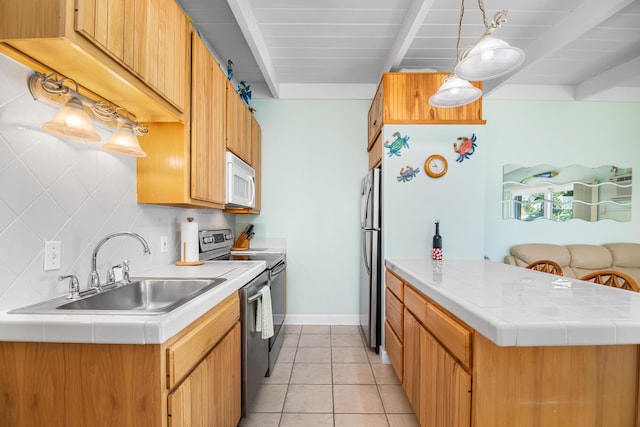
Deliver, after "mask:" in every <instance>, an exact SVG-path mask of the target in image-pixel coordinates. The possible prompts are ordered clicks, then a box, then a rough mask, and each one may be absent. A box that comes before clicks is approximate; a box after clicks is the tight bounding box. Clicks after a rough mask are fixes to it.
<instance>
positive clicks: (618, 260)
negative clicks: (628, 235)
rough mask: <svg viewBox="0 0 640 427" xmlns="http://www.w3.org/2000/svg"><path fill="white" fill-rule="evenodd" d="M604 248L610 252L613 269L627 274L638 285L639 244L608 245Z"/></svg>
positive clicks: (639, 269) (639, 271) (639, 280)
mask: <svg viewBox="0 0 640 427" xmlns="http://www.w3.org/2000/svg"><path fill="white" fill-rule="evenodd" d="M604 246H605V247H606V248H607V249H609V251H610V252H611V256H612V258H613V261H612V265H613V269H614V270H618V271H622V272H623V273H625V274H628V275H629V276H631V277H632V278H633V279H635V281H636V282H638V283H640V244H639V243H609V244H607V245H604Z"/></svg>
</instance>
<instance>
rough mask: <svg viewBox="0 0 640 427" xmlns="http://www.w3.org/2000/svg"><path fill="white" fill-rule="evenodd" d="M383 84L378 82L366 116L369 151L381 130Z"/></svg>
mask: <svg viewBox="0 0 640 427" xmlns="http://www.w3.org/2000/svg"><path fill="white" fill-rule="evenodd" d="M383 84H384V80H383V81H381V82H380V84H379V85H378V90H377V91H376V94H375V95H374V97H373V101H371V107H370V108H369V114H368V116H367V117H368V123H369V126H368V127H367V129H368V130H367V134H368V136H369V139H368V141H369V144H368V145H367V149H368V150H371V148H372V147H373V144H374V141H375V140H376V137H377V136H378V134H379V133H380V130H381V129H382V113H383V104H382V102H383V99H384V98H383V94H384V92H383V88H384V86H383Z"/></svg>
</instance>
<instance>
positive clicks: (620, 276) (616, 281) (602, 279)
mask: <svg viewBox="0 0 640 427" xmlns="http://www.w3.org/2000/svg"><path fill="white" fill-rule="evenodd" d="M580 280H586V281H588V282H593V283H597V284H599V285H605V286H611V287H613V288H619V289H626V290H628V291H634V292H640V286H638V283H636V281H635V280H633V278H632V277H630V276H628V275H627V274H624V273H621V272H619V271H614V270H600V271H596V272H593V273H589V274H587V275H586V276H583V277H581V278H580Z"/></svg>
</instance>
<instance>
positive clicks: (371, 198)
mask: <svg viewBox="0 0 640 427" xmlns="http://www.w3.org/2000/svg"><path fill="white" fill-rule="evenodd" d="M380 176H381V171H380V169H378V168H376V169H372V170H370V171H369V172H368V173H367V175H365V177H364V178H363V179H362V185H361V194H360V240H361V252H362V254H361V256H360V327H361V328H362V332H363V334H364V336H365V338H366V340H367V343H368V344H369V346H370V347H373V348H375V350H376V352H377V351H378V350H379V348H380V344H381V342H380V341H381V333H382V331H381V300H382V260H381V256H382V253H381V252H382V250H381V240H382V239H381V237H382V236H381V235H382V232H381V228H380V226H381V224H382V222H381V209H380V206H381V204H380V197H381V195H380V184H381V180H380Z"/></svg>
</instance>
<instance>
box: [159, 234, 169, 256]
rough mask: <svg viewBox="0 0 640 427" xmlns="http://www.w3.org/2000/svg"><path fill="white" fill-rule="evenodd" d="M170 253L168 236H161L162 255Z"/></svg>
mask: <svg viewBox="0 0 640 427" xmlns="http://www.w3.org/2000/svg"><path fill="white" fill-rule="evenodd" d="M168 251H169V242H168V239H167V236H160V253H161V254H166V253H167V252H168Z"/></svg>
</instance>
